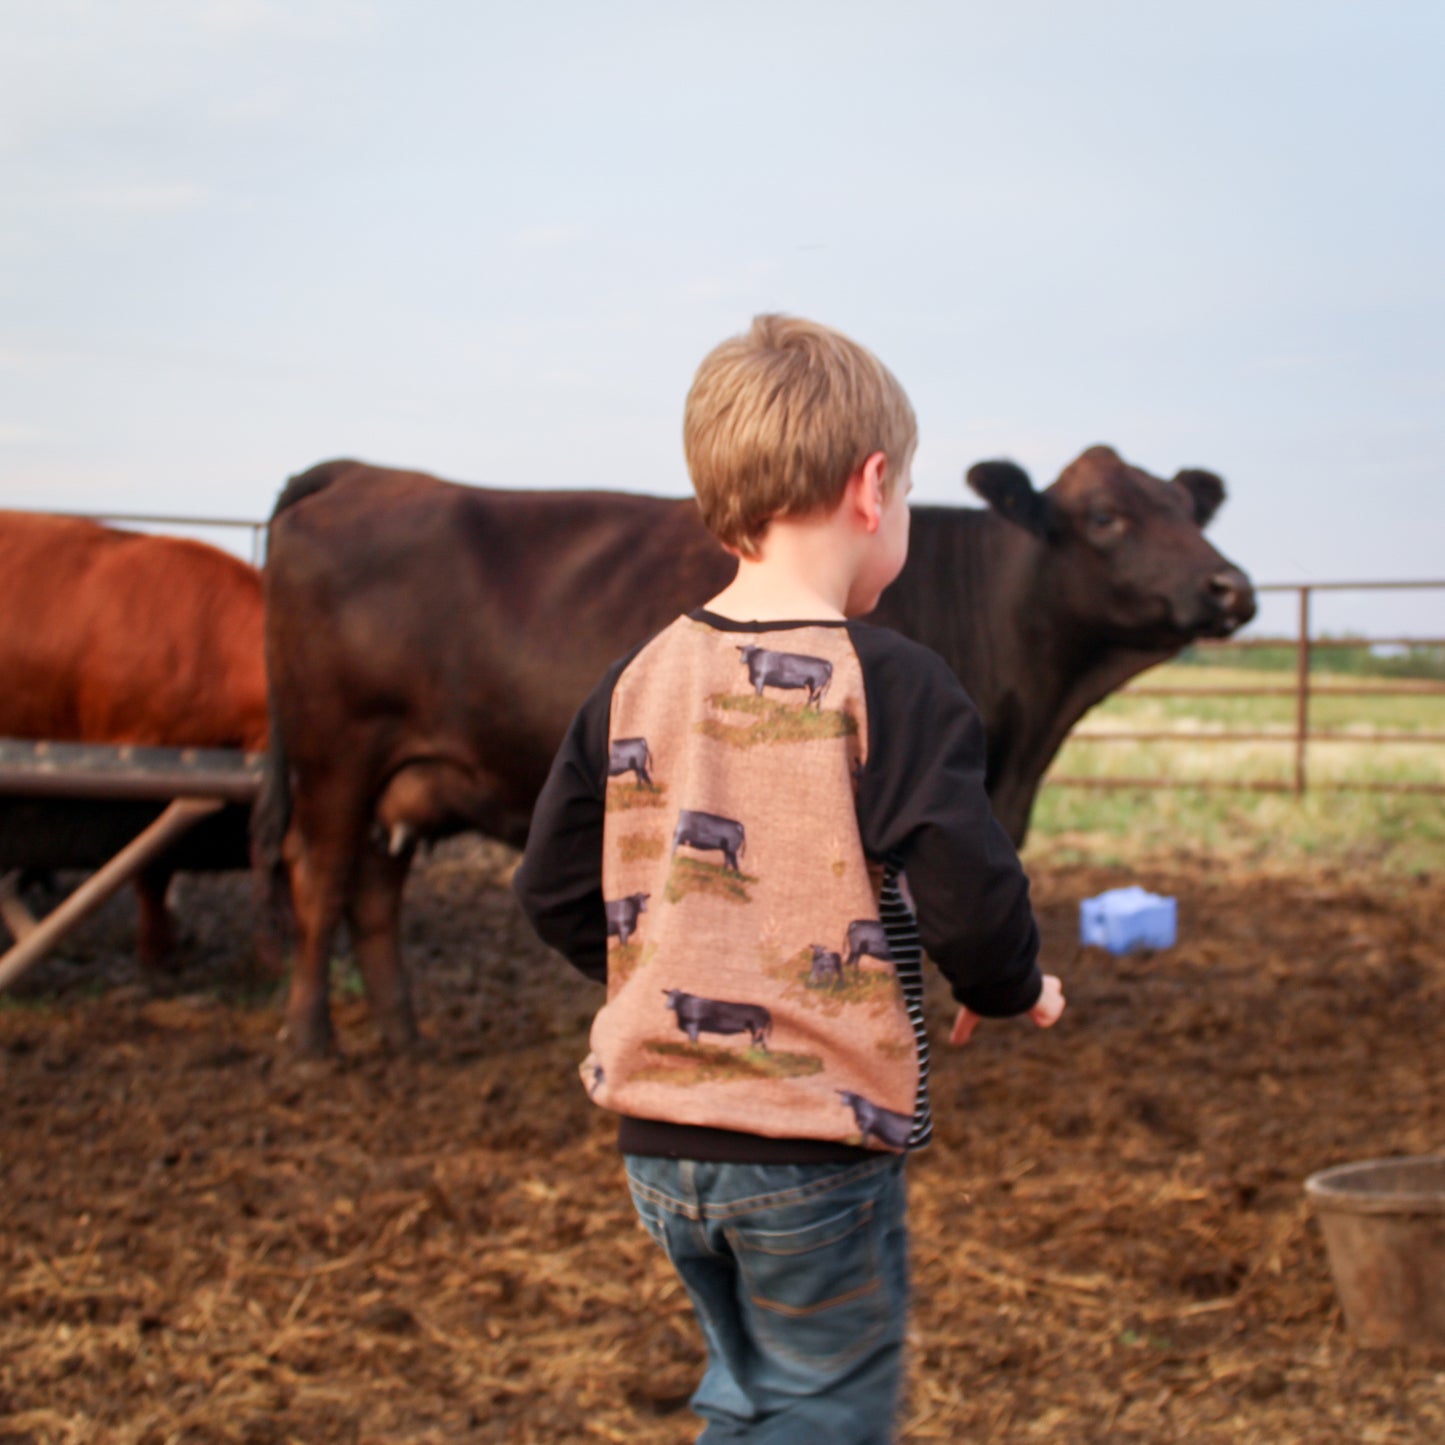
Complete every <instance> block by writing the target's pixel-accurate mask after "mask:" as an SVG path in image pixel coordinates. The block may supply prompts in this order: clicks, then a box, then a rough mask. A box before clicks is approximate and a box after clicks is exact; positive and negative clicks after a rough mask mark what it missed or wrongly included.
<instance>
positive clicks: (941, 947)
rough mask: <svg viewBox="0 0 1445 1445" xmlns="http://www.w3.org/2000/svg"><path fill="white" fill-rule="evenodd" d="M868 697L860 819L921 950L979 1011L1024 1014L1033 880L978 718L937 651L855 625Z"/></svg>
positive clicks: (1034, 987) (1034, 962)
mask: <svg viewBox="0 0 1445 1445" xmlns="http://www.w3.org/2000/svg"><path fill="white" fill-rule="evenodd" d="M852 636H853V641H854V645H855V647H856V648H857V650H858V656H859V660H860V662H861V663H862V665H863V675H864V683H865V687H866V692H867V701H868V758H867V762H866V764H865V766H864V768H863V771H862V775H861V777H860V778H859V783H858V822H859V828H860V831H861V834H862V840H863V847H864V850H865V852H867V853H868V854H869V855H870V856H872V857H874V858H879V859H890V858H892V859H896V860H897V861H898V862H899V864H900V865H901V866H902V868H903V870H904V872H905V873H906V874H907V877H908V886H909V888H910V890H911V891H912V894H913V898H914V901H915V903H916V905H917V911H918V931H919V937H920V939H921V941H922V943H923V947H924V949H925V950H926V951H927V953H928V955H929V956H930V957H931V958H932V959H933V961H934V962H935V963H936V964H937V965H938V967H939V969H940V970H941V971H942V973H943V975H944V976H945V977H946V978H947V979H948V981H949V984H950V986H951V987H952V989H953V996H954V998H955V999H957V1000H958V1002H959V1003H961V1004H964V1005H966V1006H967V1007H968V1008H970V1009H972V1010H973V1011H974V1012H975V1013H977V1014H982V1015H984V1016H985V1017H989V1018H1003V1017H1007V1016H1009V1015H1011V1014H1019V1013H1026V1012H1027V1011H1028V1010H1029V1009H1030V1008H1032V1007H1033V1005H1034V1004H1035V1003H1036V1002H1037V1001H1038V997H1039V992H1040V990H1041V989H1042V987H1043V979H1042V976H1041V974H1040V973H1039V967H1038V952H1039V934H1038V927H1037V925H1036V924H1035V922H1034V915H1033V909H1032V907H1031V906H1030V903H1029V882H1028V878H1027V876H1026V875H1025V873H1024V870H1023V865H1022V864H1021V863H1020V862H1019V858H1018V854H1017V852H1016V851H1015V849H1014V846H1013V843H1012V842H1011V841H1010V839H1009V836H1008V834H1007V833H1005V832H1004V830H1003V828H1002V826H1001V825H1000V824H999V822H998V820H997V819H996V818H995V817H994V815H993V809H992V807H991V806H990V805H989V800H988V794H987V793H986V792H985V790H984V762H985V753H984V731H983V720H982V718H980V716H979V714H978V709H977V708H976V707H974V705H973V702H972V701H971V700H970V698H969V696H968V694H967V693H966V692H965V691H964V690H963V687H962V685H961V684H960V683H959V681H958V679H957V678H956V677H955V676H954V675H953V673H952V672H951V671H950V670H949V668H948V665H947V664H946V663H945V662H944V661H943V659H942V658H941V657H939V656H938V654H937V653H935V652H931V651H930V650H929V649H928V648H926V647H921V646H920V645H919V644H917V643H915V642H911V641H909V640H908V639H907V638H904V637H902V636H900V635H899V634H897V633H893V632H890V631H888V630H886V629H883V628H875V627H869V626H866V625H863V626H856V627H854V628H853V629H852Z"/></svg>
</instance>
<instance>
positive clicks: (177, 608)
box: [0, 512, 267, 963]
mask: <svg viewBox="0 0 1445 1445" xmlns="http://www.w3.org/2000/svg"><path fill="white" fill-rule="evenodd" d="M0 735H3V736H7V737H18V738H51V739H56V740H59V741H67V742H88V743H137V744H143V745H151V746H156V747H216V748H244V749H246V750H247V751H260V750H262V749H264V748H265V746H266V737H267V712H266V670H265V658H264V642H263V622H262V604H261V578H260V574H259V573H258V572H257V571H256V569H255V568H254V567H251V566H248V565H247V564H246V563H245V562H242V561H241V560H240V559H239V558H236V557H233V556H231V555H230V554H229V553H227V552H222V551H220V550H219V549H218V548H215V547H208V546H206V545H205V544H204V543H201V542H193V541H189V540H184V539H181V538H175V537H151V536H145V535H142V534H139V533H135V532H124V531H119V530H117V529H115V528H110V527H103V526H101V525H99V524H98V523H96V522H91V521H87V520H85V519H83V518H79V517H58V516H50V515H45V514H41V513H31V512H0ZM169 883H170V869H169V868H168V866H167V865H166V864H165V862H164V861H161V862H160V863H157V864H156V865H155V866H153V867H152V868H150V869H148V870H147V871H146V872H145V873H144V874H143V875H142V877H141V878H140V879H139V880H138V884H137V891H138V895H139V899H140V929H139V948H140V954H141V957H142V959H143V960H144V961H146V962H147V963H156V962H158V961H160V960H161V959H162V958H163V957H164V956H165V954H166V953H167V952H168V951H169V949H170V947H171V944H172V932H171V927H170V919H169V916H168V915H167V912H166V907H165V895H166V889H167V887H168V885H169Z"/></svg>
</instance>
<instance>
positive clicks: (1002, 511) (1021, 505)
mask: <svg viewBox="0 0 1445 1445" xmlns="http://www.w3.org/2000/svg"><path fill="white" fill-rule="evenodd" d="M967 479H968V484H969V486H970V487H972V488H973V489H974V491H975V492H977V493H978V494H979V496H980V497H982V498H983V499H984V501H986V502H987V503H988V504H989V506H990V507H992V508H993V510H994V511H995V512H997V513H998V514H999V516H1001V517H1003V518H1004V519H1005V520H1007V521H1010V522H1012V523H1013V524H1014V525H1015V526H1016V527H1022V528H1023V529H1024V531H1026V532H1032V533H1033V534H1034V536H1035V537H1038V538H1040V539H1042V540H1044V541H1047V540H1048V537H1049V511H1050V508H1049V499H1048V498H1047V497H1046V496H1044V495H1043V493H1042V492H1036V491H1035V490H1034V484H1033V483H1032V482H1031V481H1030V480H1029V474H1028V473H1027V472H1026V471H1024V469H1023V468H1022V467H1021V466H1019V465H1017V463H1015V462H975V463H974V465H973V466H971V467H970V468H969V469H968V477H967Z"/></svg>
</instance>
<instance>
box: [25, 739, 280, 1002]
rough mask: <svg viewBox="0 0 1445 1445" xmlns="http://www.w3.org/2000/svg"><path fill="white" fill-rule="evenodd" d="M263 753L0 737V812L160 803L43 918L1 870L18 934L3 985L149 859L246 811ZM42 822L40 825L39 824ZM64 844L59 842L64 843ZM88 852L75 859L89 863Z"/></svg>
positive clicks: (130, 808)
mask: <svg viewBox="0 0 1445 1445" xmlns="http://www.w3.org/2000/svg"><path fill="white" fill-rule="evenodd" d="M264 761H265V759H264V755H263V754H258V753H243V752H241V751H239V750H232V749H227V748H152V747H134V746H129V745H126V744H111V743H62V742H45V741H40V742H37V741H33V740H30V739H19V738H0V813H3V811H4V810H5V809H7V808H23V809H26V810H31V811H27V812H26V813H25V814H24V815H23V818H24V821H25V822H26V823H30V822H32V821H33V809H34V808H35V807H36V806H37V805H38V806H39V808H40V809H41V816H43V813H44V809H45V808H46V806H47V805H54V806H57V807H69V806H71V805H74V804H76V803H77V802H78V803H80V804H82V805H84V806H86V807H90V808H93V809H97V810H103V809H105V808H107V807H110V808H122V809H125V810H127V811H126V812H125V813H124V815H123V817H124V819H125V824H123V826H124V825H128V824H130V823H133V815H134V814H135V809H136V805H141V811H142V814H144V813H145V811H146V808H145V805H154V806H155V809H158V812H157V813H156V816H154V817H153V818H152V819H151V821H149V822H147V823H145V824H144V826H142V827H141V828H140V831H139V832H138V833H136V834H135V836H134V837H132V838H130V840H129V841H128V842H126V843H125V844H124V846H122V847H121V848H120V849H119V851H117V852H116V853H115V854H114V856H113V857H111V858H109V859H108V860H106V861H104V862H103V863H102V864H101V866H100V867H99V869H98V870H97V871H96V872H95V873H93V874H92V875H91V876H90V877H89V878H87V879H86V880H85V881H84V882H83V883H82V884H81V885H80V887H79V888H77V889H76V890H75V891H74V892H73V893H71V894H70V895H69V897H67V898H66V899H65V900H64V901H63V902H61V903H60V904H59V905H58V906H57V907H56V908H55V909H53V910H52V911H51V912H50V913H48V914H47V915H46V916H45V917H44V918H43V919H37V918H35V917H33V916H32V915H31V913H30V912H29V910H28V909H27V908H26V907H25V905H24V903H23V902H22V901H21V899H20V896H19V892H18V890H17V888H16V876H17V872H18V868H17V870H16V871H13V872H9V873H7V874H5V876H4V877H3V878H0V919H3V921H4V923H5V924H6V925H7V927H8V928H9V929H10V931H11V933H12V935H13V937H14V940H15V941H14V943H13V944H12V945H11V947H10V948H9V949H8V950H7V951H6V952H5V953H4V954H3V955H0V989H4V988H7V987H8V986H9V985H10V984H12V983H14V982H15V980H16V979H18V978H20V977H21V975H22V974H24V973H25V972H26V971H27V970H29V969H30V968H32V967H33V966H34V965H35V964H36V963H38V962H39V961H40V959H42V958H43V957H44V956H45V955H46V954H47V953H48V952H50V950H51V949H53V948H54V947H55V946H56V944H58V943H59V942H60V941H61V939H63V938H64V937H65V936H66V934H68V933H69V932H70V931H71V930H72V929H73V928H75V927H76V925H77V924H79V923H80V922H81V921H82V920H83V919H85V918H87V917H89V916H90V915H91V914H92V913H94V912H95V910H96V909H97V908H99V907H100V906H101V904H102V903H104V902H105V901H106V900H107V899H109V898H110V897H111V895H112V894H114V893H115V892H116V891H117V890H118V889H120V888H122V887H123V886H124V885H125V884H127V883H129V882H130V881H132V880H133V879H134V878H135V877H136V875H137V874H138V873H139V872H140V871H141V870H142V869H143V868H145V867H146V866H147V865H148V864H150V863H152V862H154V861H155V860H156V859H157V858H159V857H160V856H161V855H162V854H164V853H166V852H167V851H169V850H171V849H173V848H174V847H175V846H176V845H177V843H178V842H179V841H180V840H181V839H182V838H184V837H185V836H186V835H187V834H189V833H190V832H191V831H192V830H193V829H195V828H196V827H197V826H198V825H199V824H201V823H203V822H205V821H206V820H207V819H208V818H212V817H214V816H216V815H218V814H220V813H222V812H223V810H225V809H226V808H228V807H232V806H239V807H242V808H244V809H246V810H247V811H248V812H249V809H250V807H251V805H252V804H253V803H254V802H255V800H256V797H257V795H258V793H259V792H260V787H261V769H262V767H263V766H264ZM42 826H43V824H42ZM61 846H62V848H63V846H64V845H63V843H62V844H61ZM89 861H90V860H88V859H87V860H80V859H78V860H77V864H78V866H85V864H86V863H87V862H89Z"/></svg>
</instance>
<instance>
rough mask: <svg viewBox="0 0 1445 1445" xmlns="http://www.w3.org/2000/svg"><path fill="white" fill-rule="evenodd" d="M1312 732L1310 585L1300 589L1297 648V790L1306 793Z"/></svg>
mask: <svg viewBox="0 0 1445 1445" xmlns="http://www.w3.org/2000/svg"><path fill="white" fill-rule="evenodd" d="M1309 735H1310V589H1309V588H1308V587H1301V588H1300V590H1299V644H1298V645H1297V646H1296V648H1295V718H1294V792H1295V797H1297V798H1302V797H1303V796H1304V791H1305V784H1306V777H1305V750H1306V748H1307V747H1308V745H1309Z"/></svg>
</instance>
